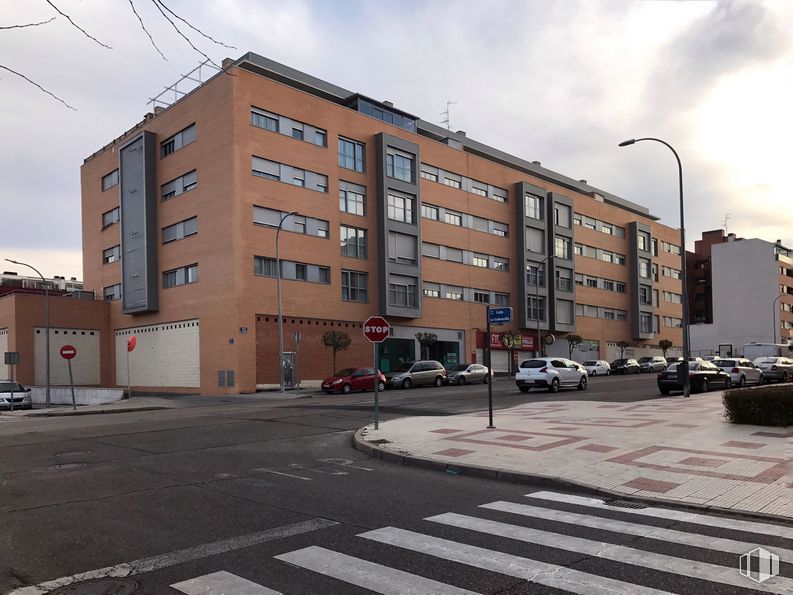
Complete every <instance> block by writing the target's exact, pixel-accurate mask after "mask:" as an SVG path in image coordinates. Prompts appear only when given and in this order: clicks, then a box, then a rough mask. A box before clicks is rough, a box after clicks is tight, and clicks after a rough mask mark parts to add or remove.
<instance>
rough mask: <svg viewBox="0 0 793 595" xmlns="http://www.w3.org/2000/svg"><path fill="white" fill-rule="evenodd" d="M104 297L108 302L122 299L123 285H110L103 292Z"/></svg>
mask: <svg viewBox="0 0 793 595" xmlns="http://www.w3.org/2000/svg"><path fill="white" fill-rule="evenodd" d="M102 295H103V297H104V298H105V301H106V302H114V301H116V300H120V299H121V284H120V283H116V284H115V285H110V286H108V287H105V288H104V289H103V290H102Z"/></svg>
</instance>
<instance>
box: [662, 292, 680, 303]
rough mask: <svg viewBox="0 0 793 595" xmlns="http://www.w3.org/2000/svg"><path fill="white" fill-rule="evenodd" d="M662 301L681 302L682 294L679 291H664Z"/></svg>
mask: <svg viewBox="0 0 793 595" xmlns="http://www.w3.org/2000/svg"><path fill="white" fill-rule="evenodd" d="M664 301H665V302H671V303H673V304H682V303H683V296H682V295H681V294H679V293H673V292H671V291H665V292H664Z"/></svg>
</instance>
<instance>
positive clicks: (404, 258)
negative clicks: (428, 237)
mask: <svg viewBox="0 0 793 595" xmlns="http://www.w3.org/2000/svg"><path fill="white" fill-rule="evenodd" d="M417 241H418V240H417V238H416V237H415V236H411V235H407V234H404V233H397V232H395V231H389V232H388V260H390V261H391V262H399V263H402V264H416V260H417V258H418V255H417V246H416V244H417Z"/></svg>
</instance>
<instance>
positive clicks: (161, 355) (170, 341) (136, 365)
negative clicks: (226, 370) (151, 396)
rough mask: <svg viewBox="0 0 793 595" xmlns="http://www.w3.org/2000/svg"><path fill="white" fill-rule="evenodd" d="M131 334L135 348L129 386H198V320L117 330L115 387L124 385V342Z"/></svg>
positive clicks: (199, 373)
mask: <svg viewBox="0 0 793 595" xmlns="http://www.w3.org/2000/svg"><path fill="white" fill-rule="evenodd" d="M133 335H134V336H135V337H136V339H137V347H135V350H134V351H133V352H131V353H130V354H129V376H130V384H131V385H132V386H157V387H175V388H176V387H178V388H199V387H200V385H201V359H200V350H199V344H200V333H199V325H198V320H181V321H179V322H166V323H162V324H153V325H148V326H138V327H132V328H126V329H116V331H115V345H116V385H117V386H126V384H127V340H128V339H129V338H130V337H131V336H133Z"/></svg>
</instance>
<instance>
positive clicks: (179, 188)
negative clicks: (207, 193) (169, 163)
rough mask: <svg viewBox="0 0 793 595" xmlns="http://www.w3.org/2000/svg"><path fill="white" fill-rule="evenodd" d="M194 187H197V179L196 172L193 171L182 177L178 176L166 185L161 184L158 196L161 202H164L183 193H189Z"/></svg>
mask: <svg viewBox="0 0 793 595" xmlns="http://www.w3.org/2000/svg"><path fill="white" fill-rule="evenodd" d="M196 186H198V178H197V174H196V170H193V171H191V172H187V173H186V174H184V175H183V176H179V177H178V178H176V179H175V180H171V181H170V182H168V183H167V184H163V185H162V186H161V187H160V196H161V198H162V200H163V201H166V200H169V199H171V198H174V197H175V196H179V195H180V194H183V193H185V192H190V191H191V190H193V189H194V188H195V187H196Z"/></svg>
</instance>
